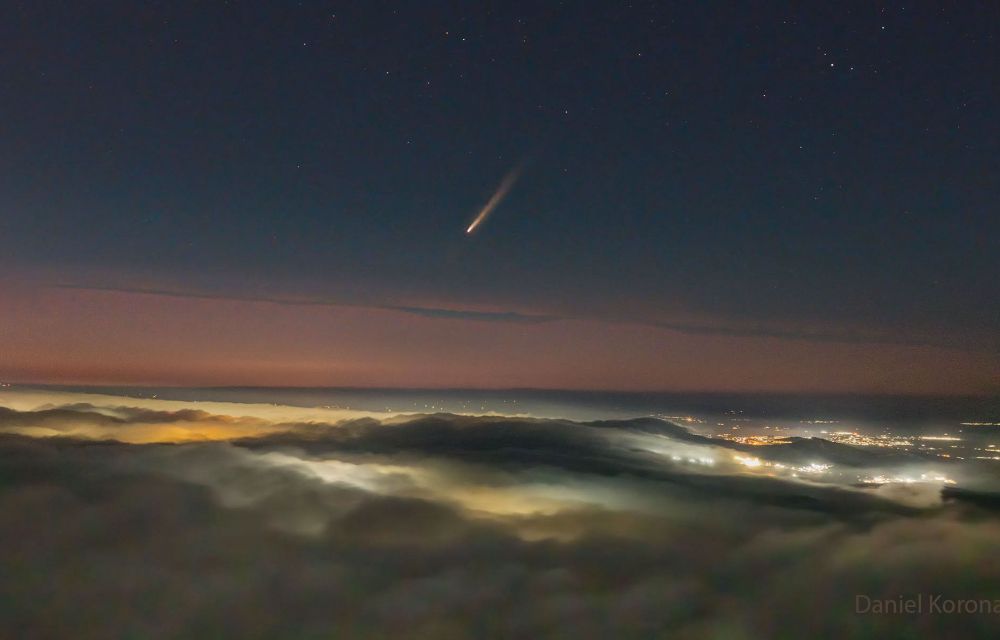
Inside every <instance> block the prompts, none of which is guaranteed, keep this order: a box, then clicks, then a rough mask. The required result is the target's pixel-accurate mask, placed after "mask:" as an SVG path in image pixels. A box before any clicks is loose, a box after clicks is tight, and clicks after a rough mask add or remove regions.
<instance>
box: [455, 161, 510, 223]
mask: <svg viewBox="0 0 1000 640" xmlns="http://www.w3.org/2000/svg"><path fill="white" fill-rule="evenodd" d="M523 167H524V165H523V163H522V164H519V165H517V166H516V167H514V168H513V169H511V170H510V173H508V174H507V175H506V176H504V179H503V181H502V182H501V183H500V186H499V187H497V190H496V192H495V193H494V194H493V195H492V196H491V197H490V199H489V201H488V202H487V203H486V204H485V205H484V206H483V208H482V209H481V210H480V211H479V215H477V216H476V219H475V220H473V221H472V224H470V225H469V228H468V229H466V230H465V233H467V234H471V233H472V232H473V231H475V230H476V227H478V226H479V225H481V224H482V223H483V221H484V220H486V217H487V216H488V215H490V214H491V213H493V210H494V209H496V208H497V206H499V204H500V202H501V201H503V199H504V198H505V197H507V192H509V191H510V189H511V187H513V186H514V183H515V182H517V179H518V178H519V177H520V176H521V169H522V168H523Z"/></svg>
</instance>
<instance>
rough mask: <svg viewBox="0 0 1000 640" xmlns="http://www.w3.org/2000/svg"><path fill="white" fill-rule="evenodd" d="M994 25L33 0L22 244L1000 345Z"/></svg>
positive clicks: (159, 279)
mask: <svg viewBox="0 0 1000 640" xmlns="http://www.w3.org/2000/svg"><path fill="white" fill-rule="evenodd" d="M998 25H1000V6H998V5H997V4H995V3H989V2H983V3H973V2H955V3H913V4H911V3H884V4H879V3H870V2H857V3H831V4H830V5H829V6H827V7H820V6H814V4H813V3H806V4H804V5H803V4H801V3H760V2H741V3H717V2H705V3H701V2H697V3H692V2H682V3H646V2H633V3H622V4H618V3H609V2H591V3H588V2H575V3H538V2H525V3H518V2H504V3H441V2H411V3H377V2H356V3H344V4H341V3H327V2H303V3H284V2H282V3H273V2H229V3H223V2H218V3H194V2H163V3H160V2H148V3H134V2H104V3H77V2H43V3H39V2H7V3H4V4H3V7H2V8H0V43H2V45H0V47H2V56H0V95H2V99H0V191H2V198H3V200H2V201H0V206H2V214H0V256H2V257H0V265H2V266H3V268H4V271H5V274H6V275H7V276H10V277H15V278H21V279H26V278H29V279H31V282H32V283H34V284H33V286H41V287H44V286H48V285H52V284H72V285H78V286H85V287H94V288H111V289H123V290H156V291H161V292H173V293H180V294H191V295H197V296H202V295H209V296H218V297H238V298H245V297H260V298H267V299H286V298H294V299H296V300H319V301H325V302H336V303H345V304H365V305H374V306H377V307H385V306H400V305H402V306H416V307H426V308H435V309H436V308H446V309H480V308H486V307H488V308H490V309H491V310H493V311H496V312H500V313H503V312H508V311H510V312H517V313H525V314H528V315H543V316H546V317H549V316H557V317H560V318H576V319H588V318H593V319H601V320H610V321H627V322H633V323H640V324H647V325H650V324H651V325H663V326H666V327H669V328H672V329H675V330H676V329H679V330H681V331H682V332H686V333H695V334H701V333H706V332H707V333H710V334H715V333H720V334H723V335H736V336H744V335H750V336H752V335H764V336H774V335H778V336H786V337H796V339H798V338H801V337H805V338H807V339H809V340H820V341H828V340H833V341H844V342H848V343H857V342H865V343H867V342H870V341H875V342H889V343H906V344H909V343H919V344H933V345H944V346H948V347H956V348H958V349H960V350H962V351H967V352H971V353H975V354H979V355H980V356H982V355H983V354H994V355H995V354H996V350H997V340H996V337H997V335H998V334H1000V322H998V318H1000V286H998V284H997V276H998V275H1000V273H998V268H997V251H998V249H1000V242H998V237H1000V223H998V220H1000V216H998V215H997V213H998V211H997V209H998V203H1000V162H998V160H997V159H998V157H1000V123H998V118H997V114H998V113H1000V85H998V83H997V81H996V78H997V77H1000V64H998V61H1000V41H998V35H997V31H998ZM520 162H524V163H525V168H524V171H523V174H522V175H521V177H520V180H519V181H518V182H517V183H516V185H515V186H514V188H513V189H512V190H511V192H510V194H509V196H508V197H507V198H506V199H505V200H504V201H503V202H502V203H501V204H500V206H499V207H498V208H497V209H496V211H495V212H494V213H493V215H492V216H491V217H490V218H489V219H488V221H487V222H486V223H485V224H484V225H483V227H482V228H481V229H480V230H479V232H478V233H477V234H476V235H475V236H472V237H468V236H466V235H464V233H463V232H464V229H465V227H466V226H467V225H468V223H469V222H470V221H471V219H472V217H473V216H474V215H475V213H476V211H477V210H478V209H479V208H480V207H481V206H482V205H483V204H484V202H485V201H486V200H487V199H488V198H489V197H490V195H491V194H492V193H493V191H494V190H495V189H496V188H497V185H498V184H499V183H500V181H501V179H502V178H503V176H504V175H505V174H506V173H507V172H508V171H510V170H511V169H512V168H513V167H514V166H516V165H517V164H518V163H520Z"/></svg>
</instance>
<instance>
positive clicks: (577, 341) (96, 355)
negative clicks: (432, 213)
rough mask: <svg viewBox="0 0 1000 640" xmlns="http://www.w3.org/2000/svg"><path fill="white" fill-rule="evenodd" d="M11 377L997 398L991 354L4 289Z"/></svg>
mask: <svg viewBox="0 0 1000 640" xmlns="http://www.w3.org/2000/svg"><path fill="white" fill-rule="evenodd" d="M2 293H3V298H4V299H5V300H6V301H7V304H5V305H4V307H3V308H2V309H0V334H2V335H3V336H4V345H3V350H4V354H3V358H2V359H0V380H2V381H4V382H21V383H49V384H120V385H149V386H157V385H158V386H279V387H280V386H297V387H309V386H316V387H358V388H363V387H382V388H392V387H397V388H428V389H431V388H470V389H471V388H481V389H487V388H490V389H496V388H538V389H570V390H628V391H666V390H669V391H682V392H683V391H688V392H712V391H717V392H801V393H892V394H936V395H988V394H992V393H995V392H996V388H995V387H996V380H998V379H1000V367H998V364H997V362H996V360H995V358H992V357H991V356H990V355H989V354H988V353H984V354H977V353H970V352H967V351H957V350H951V349H946V348H941V347H932V346H913V345H894V344H851V343H833V342H809V341H805V340H795V339H784V338H775V337H737V336H729V335H702V334H688V333H682V332H678V331H673V330H669V329H664V328H658V327H652V326H645V325H636V324H623V323H615V322H609V321H603V320H596V319H563V320H551V321H548V322H539V323H517V322H490V321H485V320H478V319H465V318H432V317H422V316H419V315H414V314H411V313H405V312H401V311H396V310H392V309H382V308H371V307H352V306H337V307H325V306H306V307H289V306H282V305H275V304H269V303H266V302H253V301H246V300H229V299H211V298H182V297H173V298H171V297H164V296H153V295H144V294H136V293H128V292H115V291H95V290H74V289H43V288H33V289H28V288H23V289H10V290H6V291H3V292H2Z"/></svg>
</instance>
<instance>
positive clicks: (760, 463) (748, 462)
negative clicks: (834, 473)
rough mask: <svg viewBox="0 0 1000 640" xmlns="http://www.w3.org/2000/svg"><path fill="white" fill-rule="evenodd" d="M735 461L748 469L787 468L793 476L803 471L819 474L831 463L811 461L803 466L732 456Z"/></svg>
mask: <svg viewBox="0 0 1000 640" xmlns="http://www.w3.org/2000/svg"><path fill="white" fill-rule="evenodd" d="M733 459H734V460H736V462H738V463H740V464H741V465H743V466H744V467H748V468H750V469H757V468H761V467H767V468H772V469H780V470H783V471H784V470H788V471H791V472H792V476H793V477H798V474H800V473H805V474H810V475H816V474H821V473H824V472H826V471H829V470H830V469H831V468H832V467H833V465H831V464H821V463H818V462H812V463H810V464H807V465H805V466H801V467H794V466H790V465H787V464H782V463H780V462H769V461H767V460H761V459H760V458H754V457H753V456H733Z"/></svg>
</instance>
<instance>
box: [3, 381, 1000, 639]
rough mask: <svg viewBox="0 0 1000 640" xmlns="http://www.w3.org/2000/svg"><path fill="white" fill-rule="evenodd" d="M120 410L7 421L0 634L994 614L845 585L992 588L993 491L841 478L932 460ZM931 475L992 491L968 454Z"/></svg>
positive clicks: (852, 629)
mask: <svg viewBox="0 0 1000 640" xmlns="http://www.w3.org/2000/svg"><path fill="white" fill-rule="evenodd" d="M117 400H118V401H117V402H109V403H108V404H107V405H95V404H93V403H75V404H71V405H61V406H58V407H44V408H37V407H36V408H35V410H24V409H23V408H22V409H21V410H15V409H5V410H2V411H0V432H2V435H0V475H2V477H3V480H4V482H3V483H2V484H0V565H2V566H4V567H5V568H6V570H5V571H4V572H3V574H2V576H0V636H5V637H7V636H10V637H14V636H17V637H30V638H61V637H77V638H107V637H146V638H181V637H183V638H197V637H213V638H218V637H234V638H235V637H239V638H313V637H338V638H341V637H352V638H384V637H390V636H392V635H405V636H406V637H415V638H451V637H454V638H464V637H531V638H606V637H618V638H629V637H634V638H649V637H678V638H705V637H726V638H772V637H831V636H841V637H873V638H874V637H903V636H907V637H911V636H913V637H916V636H924V637H947V636H949V635H951V636H953V637H957V635H958V634H962V637H976V636H980V637H994V632H995V630H996V629H997V628H998V623H1000V616H997V615H993V614H977V615H951V616H949V615H922V616H873V615H858V614H856V613H855V612H854V606H855V597H856V596H857V595H859V594H860V595H867V596H869V597H871V598H892V599H896V598H898V597H899V596H900V595H904V596H910V595H916V594H921V593H923V594H944V595H945V596H946V597H948V598H976V599H989V600H990V601H992V600H994V599H1000V579H998V578H997V576H998V575H1000V565H998V560H997V554H996V552H995V541H996V540H997V539H998V536H1000V519H997V517H996V514H995V511H994V510H993V508H991V506H990V503H989V501H988V500H986V501H984V500H969V499H956V498H955V497H953V496H954V495H956V494H955V491H952V493H951V494H949V496H952V497H942V492H941V484H940V483H935V482H928V483H914V484H908V485H892V484H883V485H881V486H874V485H859V483H857V482H856V478H857V475H858V474H873V473H881V472H886V473H887V472H889V471H892V470H899V469H909V468H916V467H918V466H920V465H927V464H929V463H928V461H926V460H920V459H917V460H914V459H912V458H911V457H905V456H904V457H898V456H893V455H878V456H876V455H873V454H868V453H867V452H865V451H860V452H858V450H857V449H854V448H852V447H846V446H843V445H836V446H827V445H832V443H826V445H823V444H819V443H817V442H810V441H800V442H798V443H796V444H795V445H783V446H777V447H755V448H754V450H753V451H752V452H750V451H748V450H747V447H744V446H742V445H738V444H736V443H730V442H725V441H720V440H715V439H709V438H704V437H702V436H699V435H697V434H693V433H690V432H688V431H687V430H685V429H683V428H680V427H677V426H676V425H672V424H669V423H666V422H661V421H657V420H639V421H608V422H594V423H575V422H569V421H560V420H534V419H527V418H525V419H515V418H504V417H469V416H453V415H430V416H408V417H394V418H386V419H383V420H375V419H373V418H357V419H347V420H341V421H337V422H316V421H312V420H302V419H301V416H300V415H299V414H297V413H295V412H294V411H292V410H289V411H288V416H287V418H288V419H281V417H280V410H276V415H272V416H271V417H269V418H263V417H260V416H245V417H238V416H229V415H221V414H217V413H211V412H208V411H205V410H203V409H199V407H198V406H191V407H189V408H182V409H177V410H157V409H150V408H148V407H134V406H129V400H128V399H125V398H121V399H117ZM32 430H34V431H32ZM751 455H752V456H753V458H750V457H749V456H751ZM747 460H757V461H758V462H760V463H761V464H749V465H748V464H747ZM827 464H831V465H833V466H832V467H830V468H829V469H827V470H826V471H825V472H824V473H823V474H821V475H816V476H814V477H805V476H808V472H805V471H803V472H801V473H799V472H796V471H795V469H797V468H800V467H801V468H802V469H808V468H810V467H809V465H827ZM778 465H781V466H778ZM937 472H939V473H941V474H951V475H953V476H956V477H958V478H964V477H966V476H968V477H974V478H975V479H976V483H977V484H976V486H977V491H978V492H979V493H977V494H976V495H979V496H980V497H981V496H983V495H989V493H990V491H992V490H995V489H997V488H1000V480H998V479H996V478H995V477H994V475H993V474H992V472H991V471H990V470H989V469H988V467H979V466H975V465H959V464H956V465H954V466H953V467H946V468H940V469H937Z"/></svg>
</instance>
